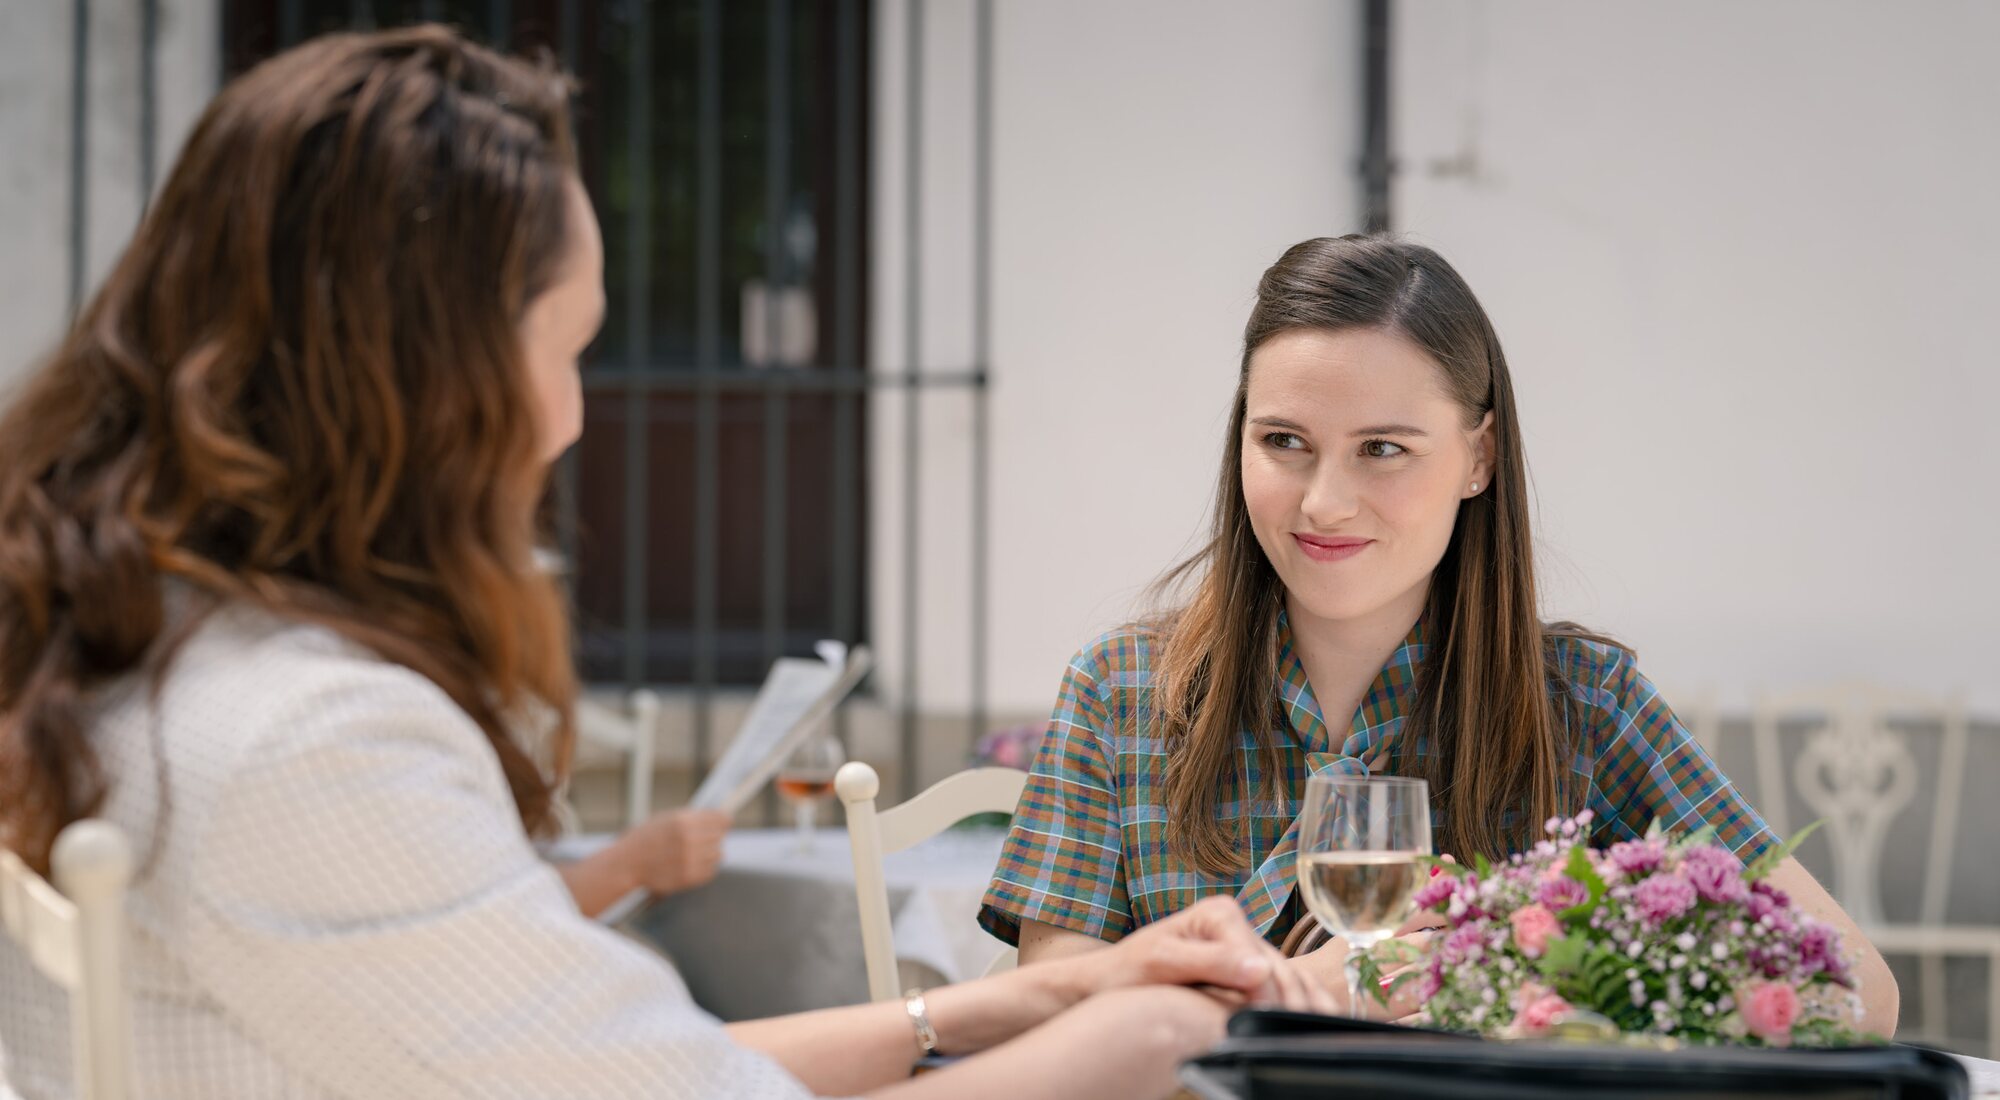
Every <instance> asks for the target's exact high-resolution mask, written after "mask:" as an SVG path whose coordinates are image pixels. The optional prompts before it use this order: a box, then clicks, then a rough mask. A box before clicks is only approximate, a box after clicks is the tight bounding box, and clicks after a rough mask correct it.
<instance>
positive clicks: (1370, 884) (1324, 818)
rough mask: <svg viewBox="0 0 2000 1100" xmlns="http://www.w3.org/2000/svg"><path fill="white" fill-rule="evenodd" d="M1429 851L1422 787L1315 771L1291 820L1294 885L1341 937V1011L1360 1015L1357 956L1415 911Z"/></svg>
mask: <svg viewBox="0 0 2000 1100" xmlns="http://www.w3.org/2000/svg"><path fill="white" fill-rule="evenodd" d="M1430 854H1431V797H1430V786H1429V784H1427V783H1425V782H1424V781H1423V780H1421V779H1403V778H1398V777H1394V776H1379V777H1371V776H1365V775H1358V776H1357V775H1315V776H1313V777H1311V778H1310V779H1308V780H1306V798H1305V807H1304V809H1303V810H1302V811H1301V813H1300V818H1299V888H1300V889H1301V890H1302V891H1304V893H1305V901H1306V908H1308V909H1310V910H1312V914H1313V916H1315V917H1318V918H1319V921H1320V923H1321V924H1323V925H1325V926H1326V930H1327V931H1328V932H1331V933H1334V934H1336V935H1338V936H1341V937H1342V938H1344V939H1346V940H1347V1005H1348V1009H1347V1010H1348V1014H1349V1015H1351V1016H1361V1015H1362V1014H1363V1008H1364V1006H1363V1002H1362V1000H1361V969H1360V966H1361V956H1362V955H1363V954H1365V953H1366V952H1367V951H1368V949H1369V948H1371V947H1374V946H1375V945H1376V944H1378V943H1380V942H1382V940H1384V939H1386V938H1388V937H1389V936H1390V935H1393V934H1394V933H1395V931H1396V929H1397V928H1398V927H1400V926H1401V925H1402V923H1403V922H1404V921H1406V920H1408V919H1409V918H1410V915H1411V913H1413V912H1414V911H1415V905H1414V904H1413V899H1414V897H1415V895H1416V891H1417V883H1418V882H1420V881H1422V880H1423V878H1424V872H1423V866H1422V864H1420V863H1419V862H1418V861H1419V859H1420V858H1421V857H1424V856H1428V855H1430Z"/></svg>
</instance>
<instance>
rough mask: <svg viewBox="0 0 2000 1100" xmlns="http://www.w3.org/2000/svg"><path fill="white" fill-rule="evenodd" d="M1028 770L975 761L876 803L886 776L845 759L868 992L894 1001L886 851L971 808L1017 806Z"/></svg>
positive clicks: (842, 788) (841, 789) (840, 785)
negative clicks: (894, 801)
mask: <svg viewBox="0 0 2000 1100" xmlns="http://www.w3.org/2000/svg"><path fill="white" fill-rule="evenodd" d="M1027 782H1028V773H1027V772H1023V771H1016V770H1015V769H1013V768H974V769H972V770H970V771H963V772H959V773H958V774H956V775H952V776H948V777H946V778H944V779H942V780H939V781H938V782H937V783H936V784H935V785H933V786H931V787H930V788H929V789H927V790H925V791H924V792H923V793H922V794H919V795H917V796H916V797H915V798H912V799H910V800H909V801H908V802H905V803H903V804H902V805H900V806H896V807H894V808H892V809H888V810H882V811H879V812H878V811H877V810H876V809H875V796H876V795H877V794H880V793H881V789H882V781H881V778H880V777H879V776H877V775H876V774H875V769H874V768H871V767H869V766H868V765H866V764H863V763H862V762H860V761H858V760H855V761H851V762H849V763H846V764H843V765H841V768H840V771H839V772H838V773H836V774H835V775H834V779H833V788H834V790H835V792H837V793H838V794H839V795H840V801H841V804H842V805H843V806H845V807H846V808H847V839H848V842H849V844H850V846H851V847H852V848H853V849H854V895H855V898H856V900H857V902H858V903H859V905H860V907H861V952H862V956H863V958H864V959H866V961H867V964H868V996H869V998H870V999H871V1000H876V1001H893V1000H895V999H896V998H897V997H898V996H901V991H900V990H898V989H897V988H896V944H895V937H894V933H893V931H892V925H891V922H890V919H889V884H888V882H887V880H886V879H885V878H884V876H883V872H882V857H883V856H885V855H887V854H888V853H890V852H900V851H902V850H903V849H905V848H908V847H910V846H912V845H914V844H917V843H919V842H921V841H923V840H926V839H928V838H930V837H933V836H936V835H937V834H938V833H941V832H943V831H944V830H946V829H948V828H950V827H951V826H953V825H955V824H957V823H958V822H960V821H963V820H964V819H966V818H968V817H971V816H972V815H973V814H983V813H1012V812H1013V810H1014V807H1015V806H1016V805H1017V804H1019V802H1020V801H1021V788H1023V787H1025V786H1026V785H1027Z"/></svg>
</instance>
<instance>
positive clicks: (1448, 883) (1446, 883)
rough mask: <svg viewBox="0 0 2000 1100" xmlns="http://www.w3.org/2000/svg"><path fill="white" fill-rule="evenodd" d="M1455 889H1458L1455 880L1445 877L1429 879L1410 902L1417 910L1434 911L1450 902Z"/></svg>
mask: <svg viewBox="0 0 2000 1100" xmlns="http://www.w3.org/2000/svg"><path fill="white" fill-rule="evenodd" d="M1457 889H1458V880H1457V879H1454V878H1451V877H1449V876H1446V875H1439V876H1437V877H1436V878H1433V879H1431V880H1430V881H1429V882H1426V883H1424V885H1423V886H1422V887H1421V888H1419V889H1418V890H1417V895H1416V897H1414V898H1412V899H1410V900H1411V903H1412V904H1414V905H1415V906H1416V907H1417V908H1419V909H1436V908H1437V907H1438V906H1440V905H1443V904H1444V903H1445V902H1447V901H1450V900H1451V895H1452V894H1453V892H1455V891H1456V890H1457Z"/></svg>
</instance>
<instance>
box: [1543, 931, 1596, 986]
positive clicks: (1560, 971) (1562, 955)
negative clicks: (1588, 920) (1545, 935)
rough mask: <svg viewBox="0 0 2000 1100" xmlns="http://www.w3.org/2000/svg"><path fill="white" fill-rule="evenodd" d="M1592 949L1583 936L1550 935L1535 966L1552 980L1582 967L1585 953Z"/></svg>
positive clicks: (1559, 978)
mask: <svg viewBox="0 0 2000 1100" xmlns="http://www.w3.org/2000/svg"><path fill="white" fill-rule="evenodd" d="M1589 950H1590V945H1589V943H1588V942H1587V941H1586V940H1584V939H1583V938H1582V937H1581V936H1550V937H1549V942H1548V946H1547V947H1546V948H1545V949H1544V950H1543V951H1542V957H1541V958H1539V959H1536V960H1535V968H1536V969H1537V970H1540V971H1541V972H1542V976H1543V977H1545V978H1548V979H1549V980H1551V981H1559V980H1561V979H1562V978H1564V977H1566V976H1568V975H1570V974H1573V973H1575V972H1576V971H1578V970H1580V969H1582V967H1583V958H1584V955H1585V954H1586V953H1587V952H1588V951H1589Z"/></svg>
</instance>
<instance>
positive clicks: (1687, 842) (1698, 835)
mask: <svg viewBox="0 0 2000 1100" xmlns="http://www.w3.org/2000/svg"><path fill="white" fill-rule="evenodd" d="M1717 835H1718V830H1717V829H1716V827H1715V826H1714V825H1712V824H1710V823H1708V822H1703V823H1702V826H1701V828H1699V829H1696V830H1695V831H1694V832H1691V833H1689V834H1688V835H1686V836H1684V837H1682V838H1680V839H1679V840H1677V841H1675V842H1674V850H1675V851H1677V852H1684V851H1687V850H1688V849H1689V848H1698V847H1700V846H1701V845H1703V844H1708V843H1710V842H1712V841H1714V840H1715V838H1716V836H1717Z"/></svg>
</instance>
